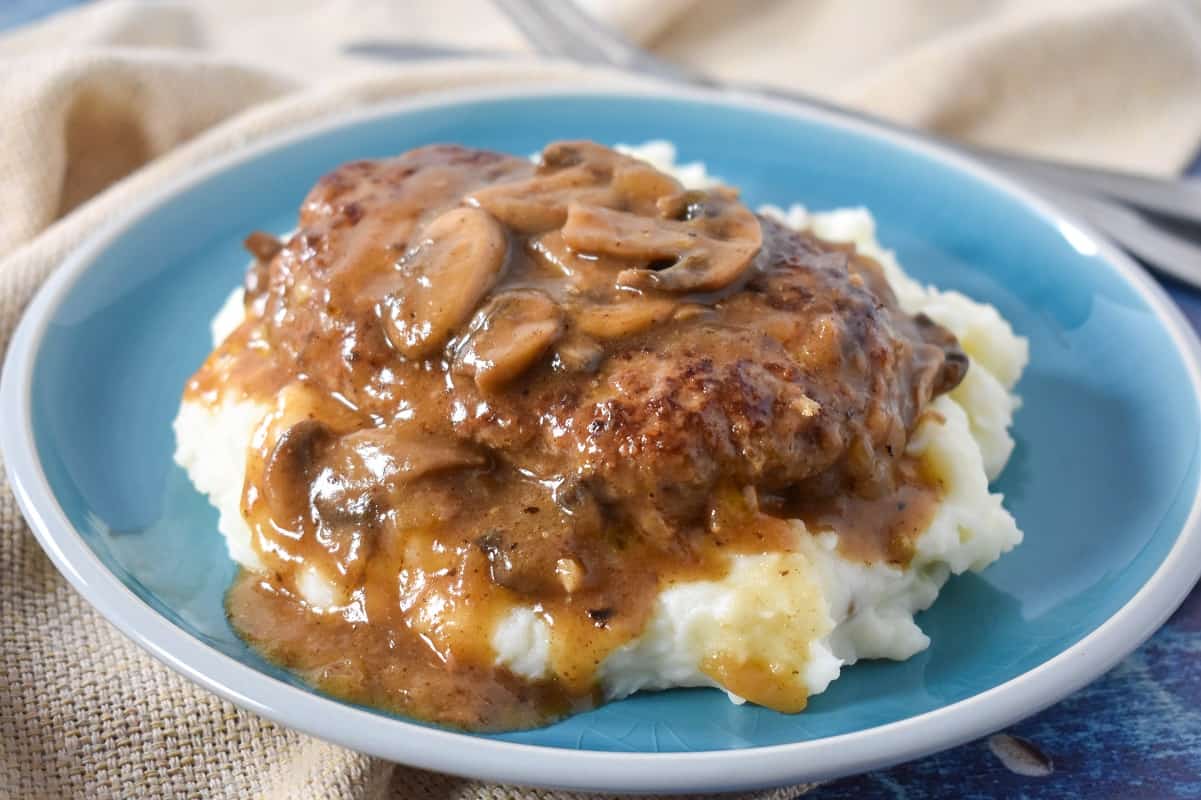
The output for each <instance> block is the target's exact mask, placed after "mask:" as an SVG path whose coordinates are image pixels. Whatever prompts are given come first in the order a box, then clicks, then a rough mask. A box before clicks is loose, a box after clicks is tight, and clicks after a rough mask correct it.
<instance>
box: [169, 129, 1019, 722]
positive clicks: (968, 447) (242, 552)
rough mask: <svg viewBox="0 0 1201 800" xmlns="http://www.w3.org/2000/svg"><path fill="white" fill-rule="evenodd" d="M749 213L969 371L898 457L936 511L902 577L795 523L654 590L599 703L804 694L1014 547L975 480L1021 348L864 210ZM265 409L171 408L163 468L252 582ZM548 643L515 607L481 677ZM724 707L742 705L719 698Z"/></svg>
mask: <svg viewBox="0 0 1201 800" xmlns="http://www.w3.org/2000/svg"><path fill="white" fill-rule="evenodd" d="M619 149H623V150H625V151H626V152H630V153H631V154H633V155H636V156H638V157H640V158H643V159H644V160H647V161H649V162H650V163H651V164H653V165H654V166H655V167H657V168H659V169H661V170H664V171H668V172H672V173H673V174H675V175H676V176H677V178H678V179H679V180H680V181H681V182H682V183H683V184H684V185H685V186H687V187H689V188H703V187H705V186H710V185H713V184H714V183H716V182H717V181H716V180H714V179H713V178H711V177H710V176H709V175H708V174H707V173H706V171H705V168H704V166H703V165H701V164H687V165H681V166H677V165H676V164H675V150H674V147H673V146H672V145H671V144H670V143H667V142H652V143H648V144H647V145H644V146H642V147H639V148H619ZM762 211H763V213H765V214H769V215H772V216H775V217H776V218H778V219H780V220H781V221H783V222H785V223H786V224H789V225H791V226H793V227H796V228H798V229H801V230H811V231H812V232H813V233H815V234H816V235H818V236H820V237H822V238H824V239H827V240H830V241H840V242H853V243H854V244H855V245H856V248H857V249H858V250H859V251H860V252H862V253H864V254H865V255H869V256H871V257H872V258H874V259H876V260H877V261H878V262H879V263H880V264H881V266H882V267H883V269H884V271H885V275H886V277H887V279H888V281H889V283H890V284H891V285H892V287H893V289H894V291H895V292H896V294H897V297H898V301H899V303H900V304H901V306H902V308H904V309H905V310H906V311H908V312H910V313H917V312H919V311H921V312H924V313H926V314H927V315H929V316H930V317H931V318H933V319H935V320H936V321H938V322H939V323H941V324H942V325H944V326H946V327H947V328H948V329H949V330H951V331H952V332H953V333H955V334H956V336H958V337H959V339H960V341H961V343H962V344H963V347H964V349H965V351H966V352H967V353H968V356H969V357H970V359H971V362H972V364H971V367H970V369H969V370H968V375H967V378H966V379H965V380H964V382H963V383H962V384H961V385H960V386H959V387H958V388H957V389H956V390H955V391H953V392H951V393H950V394H949V395H946V396H942V397H939V398H937V399H936V400H935V401H934V403H933V409H934V410H935V411H937V412H938V415H939V416H940V417H941V420H942V421H940V420H939V419H938V417H935V416H930V417H928V418H927V419H926V420H925V421H924V422H923V423H922V424H921V425H920V426H919V428H918V429H917V431H916V432H915V434H914V436H913V437H912V439H911V441H910V443H909V452H910V453H911V454H913V455H915V456H920V457H922V458H924V459H926V460H927V462H928V463H929V464H931V465H932V466H933V468H934V470H935V472H936V473H937V474H938V475H939V476H940V477H941V478H942V479H943V481H944V484H945V493H944V497H943V498H942V500H941V502H940V503H939V506H938V508H937V510H936V512H935V516H934V519H933V521H932V522H931V524H930V526H929V528H928V529H927V530H926V531H925V532H924V533H922V534H921V536H920V537H919V538H918V539H917V541H916V552H915V555H914V558H913V559H912V561H911V562H910V563H909V564H908V565H907V566H906V568H905V569H903V570H902V569H898V568H896V567H892V566H889V565H886V564H875V565H866V564H863V563H860V562H855V561H851V560H848V559H845V558H843V557H842V556H841V555H840V553H839V552H838V550H837V542H838V539H837V535H836V534H834V533H819V534H817V535H809V534H808V533H807V532H806V531H805V530H804V526H803V524H802V523H800V522H797V523H795V524H796V527H797V534H798V535H797V539H796V542H797V549H796V552H793V553H772V554H763V555H742V556H735V557H733V558H732V562H733V563H732V564H731V569H730V571H729V573H728V574H727V575H726V576H725V577H724V578H722V579H721V580H717V581H694V582H688V583H682V584H676V585H673V586H670V587H668V588H667V589H665V590H664V591H663V592H662V593H661V594H660V595H659V597H658V599H657V601H656V607H655V610H654V612H653V613H652V615H651V618H650V621H649V623H648V625H647V629H646V631H645V632H644V633H643V635H642V636H641V637H639V638H638V639H637V640H635V641H633V642H630V643H628V644H627V645H625V646H623V647H621V648H619V649H618V650H616V651H615V652H613V653H612V654H610V655H609V657H608V658H607V659H606V660H605V661H604V662H603V663H602V664H601V666H600V668H599V671H598V677H599V680H600V682H601V685H602V687H603V689H604V691H605V694H606V696H608V697H609V698H617V697H624V696H626V695H629V694H632V693H633V692H636V691H639V690H641V689H665V688H670V687H675V686H717V687H718V688H724V687H721V686H719V685H718V684H717V683H716V681H714V679H713V678H711V677H709V676H708V675H706V674H705V673H704V672H703V671H702V665H703V664H704V663H705V662H706V660H707V659H709V658H712V657H716V656H719V655H726V656H730V655H733V656H735V657H736V658H746V657H748V656H755V657H757V658H759V659H761V660H764V661H766V662H768V663H770V664H772V665H773V667H778V668H780V669H781V670H784V671H786V672H787V671H788V670H789V669H790V668H793V669H795V671H796V672H797V674H798V675H799V678H798V679H799V680H800V681H801V685H803V686H804V687H805V688H806V690H807V691H808V692H809V693H810V694H818V693H820V692H822V691H824V690H825V689H826V687H827V686H828V685H829V683H830V682H831V681H833V680H834V679H835V678H837V677H838V675H839V672H840V670H841V668H842V667H843V666H845V665H848V664H853V663H855V662H856V661H857V660H859V659H862V658H891V659H898V660H900V659H905V658H909V657H910V656H912V655H913V654H914V653H917V652H920V651H921V650H923V649H925V648H926V647H927V646H928V645H929V639H928V638H927V637H926V635H925V634H924V633H923V632H922V631H921V630H920V628H918V626H917V625H916V623H915V622H914V619H913V618H914V615H915V614H916V613H917V612H919V611H921V610H923V609H925V608H928V607H929V606H930V605H931V604H932V603H933V602H934V600H935V599H936V598H937V596H938V592H939V590H940V589H941V588H942V585H943V584H944V583H945V581H946V580H947V578H948V577H949V575H951V574H952V573H955V574H958V573H961V572H964V571H966V570H969V569H971V570H980V569H983V568H984V567H985V566H987V565H988V564H990V563H992V562H993V561H995V560H996V559H997V558H998V557H999V556H1000V555H1001V554H1002V553H1004V552H1006V551H1008V550H1009V549H1011V548H1012V547H1014V546H1015V545H1017V544H1018V543H1019V542H1020V541H1021V538H1022V534H1021V532H1020V531H1019V530H1018V528H1017V525H1016V523H1015V522H1014V520H1013V518H1012V516H1010V514H1009V513H1008V512H1007V511H1006V510H1005V509H1004V508H1003V507H1002V505H1001V500H1002V498H1001V496H1000V495H995V494H990V493H989V488H988V481H989V479H990V478H992V477H995V476H996V475H997V474H999V473H1000V471H1001V469H1002V468H1003V467H1004V464H1005V462H1006V460H1007V459H1008V457H1009V454H1010V452H1011V451H1012V448H1013V440H1012V438H1011V437H1010V436H1009V433H1008V428H1009V425H1010V423H1011V421H1012V416H1013V412H1014V410H1015V409H1016V408H1017V407H1018V400H1017V398H1016V397H1015V396H1013V395H1012V394H1011V393H1010V392H1011V390H1012V388H1013V386H1014V384H1015V383H1016V382H1017V379H1018V377H1019V376H1020V374H1021V371H1022V369H1023V368H1024V367H1025V364H1026V360H1027V346H1026V342H1025V340H1024V339H1022V338H1021V337H1018V336H1015V335H1014V333H1013V331H1012V330H1011V328H1010V327H1009V325H1008V323H1006V322H1005V320H1004V319H1003V318H1002V317H1001V316H1000V314H998V313H997V311H996V310H995V309H994V308H992V307H991V306H988V305H985V304H982V303H977V302H975V301H973V300H971V299H969V298H967V297H965V296H963V295H962V294H959V293H956V292H942V291H939V290H937V289H935V288H933V287H923V286H922V285H921V284H919V283H918V282H916V281H914V280H913V279H912V278H910V277H909V276H908V275H906V274H905V273H904V271H903V270H902V269H901V267H900V265H899V264H897V262H896V259H895V257H894V256H893V255H892V253H891V252H889V251H887V250H884V249H883V248H882V247H881V246H880V245H879V243H878V242H877V241H876V237H875V226H874V222H873V220H872V217H871V215H870V214H869V213H868V212H867V211H866V210H864V209H841V210H836V211H831V212H824V213H809V212H807V211H806V210H805V209H804V208H802V207H800V206H793V207H792V208H790V209H788V210H787V211H784V210H781V209H778V208H771V207H767V208H764V209H762ZM241 300H242V298H241V292H240V291H236V292H234V294H233V295H231V297H230V298H229V301H227V303H226V304H225V306H224V307H223V308H222V310H221V312H220V313H219V314H218V315H217V317H216V318H215V319H214V320H213V325H212V328H213V340H214V344H217V343H219V342H220V341H221V340H223V339H224V338H225V336H227V335H228V334H229V332H231V331H232V330H233V329H234V328H236V327H237V325H238V324H239V322H240V321H241V318H242V303H241ZM269 410H270V409H269V408H268V407H266V406H262V405H258V404H255V403H251V402H248V401H245V400H236V399H232V398H228V397H227V398H224V399H222V400H221V401H220V402H219V403H218V405H217V406H216V407H215V408H214V409H212V410H210V409H209V408H208V407H206V406H203V405H201V404H193V403H184V404H183V405H181V407H180V413H179V416H178V417H177V419H176V421H175V431H176V439H177V450H176V456H175V457H176V461H177V462H178V463H179V464H180V465H181V466H182V467H183V468H184V469H185V470H187V472H188V475H189V476H190V477H191V479H192V481H193V483H194V484H195V485H196V487H197V489H199V490H200V491H201V492H204V493H205V494H207V495H208V496H209V499H210V501H211V502H212V503H213V505H215V506H216V507H217V508H218V510H219V512H220V516H219V523H218V525H219V528H220V530H221V533H222V534H223V535H224V536H225V537H226V541H227V544H228V547H229V552H230V555H231V557H232V558H234V560H236V561H237V562H239V563H240V564H242V565H244V566H246V567H247V568H249V569H262V563H261V561H260V560H259V558H258V555H257V554H256V553H255V551H254V549H253V547H252V545H251V537H250V531H249V528H248V527H247V524H246V522H245V520H244V519H243V518H242V517H241V514H240V499H241V493H242V486H243V483H244V480H245V466H246V453H247V449H248V446H249V444H250V442H251V440H252V437H253V435H254V431H255V429H256V428H257V426H258V425H259V423H260V421H261V420H262V419H263V417H264V416H265V415H266V414H267V413H268V412H269ZM296 589H297V591H298V592H299V593H300V594H301V596H303V597H304V598H305V599H306V601H307V602H309V604H310V605H312V606H313V607H314V608H315V609H317V610H326V609H330V607H331V606H334V605H335V597H336V595H337V593H336V592H335V590H334V587H333V584H332V583H331V582H330V581H328V580H327V579H325V578H324V577H323V576H321V575H320V574H319V573H317V572H316V571H309V572H307V573H304V574H303V575H302V576H301V578H300V579H299V581H298V586H297V587H296ZM550 637H551V631H550V627H549V626H548V625H547V623H546V622H545V620H544V619H543V617H542V616H541V615H540V613H539V611H538V609H537V608H534V607H520V608H516V609H514V610H512V611H511V612H510V613H509V614H508V615H507V616H506V617H505V618H504V619H502V620H501V622H500V623H499V624H498V625H497V627H496V629H495V630H494V632H493V636H492V645H493V649H494V650H495V652H496V658H497V663H498V664H503V665H505V666H507V667H508V668H509V669H511V670H512V671H513V672H515V673H518V674H520V675H524V676H527V677H531V678H536V677H544V676H546V675H547V673H548V671H549V670H550V659H551V655H550V654H551V646H550ZM731 699H732V700H734V701H735V702H742V701H741V699H740V698H739V697H737V696H736V695H733V694H731Z"/></svg>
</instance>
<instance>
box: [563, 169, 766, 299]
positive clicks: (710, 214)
mask: <svg viewBox="0 0 1201 800" xmlns="http://www.w3.org/2000/svg"><path fill="white" fill-rule="evenodd" d="M705 202H706V206H705V208H704V209H703V211H702V212H701V213H699V214H698V216H697V217H696V218H695V219H688V220H682V221H681V220H671V219H660V218H657V217H644V216H639V215H637V214H630V213H627V212H624V211H614V210H613V209H610V208H603V207H598V206H590V205H583V204H573V205H571V206H570V207H569V208H568V212H567V222H566V223H565V224H564V226H563V241H565V242H566V243H567V245H568V246H569V247H571V248H572V249H573V250H576V251H577V252H583V253H596V254H602V255H608V256H614V257H617V258H623V259H627V260H631V261H644V262H651V263H653V262H656V261H664V260H668V259H670V260H671V262H672V263H671V266H668V267H667V268H665V269H662V270H654V269H650V268H634V269H627V270H623V271H622V272H621V273H619V274H618V276H617V284H618V285H619V286H625V287H628V288H632V289H661V290H664V291H669V292H712V291H717V290H719V289H724V288H725V287H727V286H729V285H730V284H732V283H734V282H735V281H737V280H738V279H739V278H740V277H741V276H742V275H743V273H744V272H745V271H746V270H747V269H748V268H749V267H750V265H751V262H752V261H753V260H754V258H755V254H756V253H758V252H759V248H760V246H761V245H762V242H763V232H762V230H761V229H760V227H759V220H758V219H756V218H755V215H754V214H752V213H751V212H750V211H748V210H747V209H746V207H745V206H743V205H741V204H740V203H737V202H736V201H734V202H732V201H730V200H729V198H728V197H727V196H725V195H724V194H722V193H719V192H710V193H708V195H706V200H705Z"/></svg>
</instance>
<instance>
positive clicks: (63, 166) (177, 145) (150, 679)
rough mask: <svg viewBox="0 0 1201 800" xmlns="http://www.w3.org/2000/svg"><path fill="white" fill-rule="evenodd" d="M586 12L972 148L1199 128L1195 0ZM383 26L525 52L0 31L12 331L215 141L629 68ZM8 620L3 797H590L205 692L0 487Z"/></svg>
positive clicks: (182, 12)
mask: <svg viewBox="0 0 1201 800" xmlns="http://www.w3.org/2000/svg"><path fill="white" fill-rule="evenodd" d="M587 4H588V5H589V6H590V7H592V8H593V9H594V10H596V11H597V13H599V14H601V15H602V16H604V17H605V18H606V19H608V20H610V21H612V22H613V23H614V24H616V25H618V26H620V27H622V28H623V29H624V30H626V31H627V32H629V33H630V34H631V35H633V36H636V37H638V38H640V39H641V40H643V41H645V42H648V43H651V44H653V45H654V46H655V47H657V48H659V49H660V50H661V51H662V52H663V53H664V54H666V55H668V56H670V57H672V58H677V59H679V60H681V61H684V62H687V63H690V64H694V65H696V66H699V67H704V68H705V69H709V70H712V71H715V72H718V73H721V74H725V75H729V76H731V77H739V78H753V79H757V80H768V81H775V82H777V83H781V84H786V85H791V86H795V87H798V88H804V89H806V90H809V91H813V92H817V93H820V94H824V95H827V96H831V97H835V98H838V99H840V100H842V101H845V102H849V103H854V104H857V105H861V106H864V107H868V108H871V109H873V110H876V111H879V112H882V113H887V114H890V115H892V116H894V117H896V118H897V119H900V120H903V121H906V122H910V123H913V124H923V125H928V126H932V127H935V128H937V129H939V130H941V131H943V132H946V133H949V134H954V135H958V136H963V137H965V138H969V139H973V140H975V141H980V142H987V143H993V144H1004V145H1007V146H1012V147H1014V148H1018V149H1024V150H1029V151H1032V152H1037V153H1042V154H1046V155H1054V156H1058V157H1063V158H1078V159H1082V160H1091V161H1097V162H1102V163H1108V164H1113V165H1118V166H1125V167H1129V168H1137V169H1143V170H1147V171H1152V172H1162V173H1167V172H1171V171H1173V170H1175V169H1177V168H1179V166H1180V165H1181V164H1182V163H1183V162H1184V161H1185V160H1186V159H1188V157H1189V156H1190V155H1191V152H1192V150H1193V149H1194V148H1195V147H1196V145H1197V142H1198V137H1199V135H1201V95H1199V91H1201V5H1199V4H1198V3H1197V2H1168V1H1167V0H1165V1H1164V2H1154V1H1153V0H1071V1H1070V2H1069V1H1067V0H1061V2H1045V1H1044V0H993V1H992V2H989V3H980V2H976V1H975V0H963V2H957V1H956V0H910V2H904V3H901V2H890V3H880V2H876V0H797V2H766V1H760V2H753V3H749V2H748V3H736V2H705V1H704V0H661V1H660V2H655V0H588V3H587ZM383 41H387V42H392V43H403V44H409V45H421V46H425V47H428V46H430V45H431V44H436V45H439V46H443V47H447V46H454V47H465V48H473V49H487V50H498V49H500V50H503V49H509V50H520V48H521V43H520V40H519V37H518V36H517V35H516V33H515V31H514V30H513V29H512V28H511V27H510V26H509V25H508V24H507V22H505V21H504V20H503V18H501V17H500V16H499V15H497V14H496V13H495V12H494V11H492V10H491V8H490V7H489V6H488V5H486V4H482V3H479V2H471V1H470V0H423V1H422V2H408V3H406V2H397V1H396V0H387V1H386V2H385V0H378V1H377V0H360V2H351V0H326V1H324V2H322V1H321V0H288V1H287V2H285V1H284V0H260V2H256V3H253V4H249V3H241V2H234V0H210V1H209V2H200V3H196V4H188V5H184V4H176V3H156V4H136V3H131V2H113V3H101V4H97V5H95V6H92V7H87V8H85V9H83V10H80V11H77V12H73V13H70V14H66V15H62V16H60V17H57V18H54V19H51V20H49V21H47V22H45V23H43V24H41V25H39V26H36V27H33V28H29V29H26V30H22V31H17V32H14V33H11V34H9V35H8V36H7V37H4V38H0V115H2V116H0V120H3V121H2V122H0V253H3V254H4V255H3V257H0V348H4V347H6V346H7V342H8V340H9V337H10V336H11V333H12V330H13V327H14V326H15V324H16V321H17V319H18V317H19V315H20V312H21V310H22V309H23V308H24V306H25V304H26V303H27V302H28V300H29V298H30V296H31V295H32V294H33V292H34V291H35V290H36V288H37V287H38V286H39V285H40V283H41V282H42V281H43V280H44V278H45V277H46V276H47V275H48V274H49V273H50V272H51V271H53V269H54V268H55V267H56V266H57V265H58V264H59V263H60V262H61V260H62V258H63V257H64V255H65V254H66V253H68V252H70V250H71V249H72V248H73V247H75V246H76V245H77V244H78V243H79V242H80V241H81V240H82V239H83V238H84V237H86V236H87V235H88V233H89V232H91V231H92V230H93V229H95V228H96V227H97V226H98V225H100V224H101V223H103V222H104V221H106V220H107V219H109V218H111V217H113V216H114V215H116V214H119V213H120V212H121V211H122V210H123V209H124V208H126V207H127V206H128V205H129V204H130V203H131V202H134V201H135V200H137V199H138V198H140V197H142V196H144V195H145V194H147V193H149V192H152V191H154V190H156V189H157V188H158V187H160V186H161V185H162V184H163V183H164V182H166V181H168V180H169V179H171V178H173V177H175V176H177V175H179V174H180V173H182V172H184V171H186V170H187V169H188V168H189V167H191V166H193V165H195V164H198V163H201V162H203V161H205V160H207V159H210V158H212V157H214V156H215V155H218V154H221V153H225V152H228V151H229V150H231V149H232V148H235V147H238V146H240V145H242V144H245V143H246V142H250V141H253V140H255V139H258V138H260V137H262V136H263V135H265V134H268V133H271V132H275V131H279V130H282V129H285V128H287V127H289V126H292V125H295V124H298V123H301V122H307V121H310V120H312V119H314V118H318V117H321V116H324V115H328V114H331V113H334V112H337V111H340V110H344V109H348V108H353V107H359V106H363V105H367V104H370V103H374V102H379V101H382V100H385V99H390V98H397V97H404V96H408V95H412V94H414V93H417V92H422V91H428V90H432V89H438V88H446V87H454V86H473V85H483V84H489V83H504V82H511V81H538V80H548V79H558V80H562V79H571V78H573V77H576V78H578V79H579V80H581V81H587V82H589V83H592V84H595V83H597V82H600V81H617V80H618V78H617V77H616V76H614V75H612V74H607V73H600V72H597V71H589V72H587V73H585V72H583V71H581V70H577V69H575V68H573V67H570V66H568V65H561V64H559V65H546V64H538V63H535V62H532V61H530V60H527V59H523V58H508V59H504V60H500V61H491V62H480V61H478V60H467V59H462V58H454V59H442V60H438V61H432V62H424V63H407V64H403V65H384V64H380V63H376V62H371V61H369V60H365V59H362V58H355V57H353V56H350V55H347V54H346V52H344V50H345V48H348V47H352V46H354V45H360V46H361V45H363V44H367V43H372V42H374V43H380V42H383ZM214 535H216V534H215V533H214ZM0 620H2V626H3V627H2V628H0V796H8V797H18V798H43V797H44V798H61V797H89V798H109V797H205V798H208V797H213V798H247V797H262V798H291V797H297V798H307V797H322V798H324V797H330V798H356V799H357V798H388V797H391V798H422V799H424V798H438V799H439V800H451V799H452V798H455V799H461V800H467V799H468V798H472V799H474V798H481V799H482V798H509V797H512V798H547V799H549V798H560V797H578V796H579V795H570V794H565V793H556V792H546V791H538V790H522V789H514V788H506V787H499V786H487V785H484V784H480V783H477V782H473V781H465V780H460V779H455V778H450V777H445V776H440V775H434V774H431V773H426V772H420V771H417V770H412V769H408V768H404V767H398V766H395V765H392V764H388V763H385V762H381V761H379V760H376V759H371V758H368V757H366V756H363V755H359V754H356V753H352V752H350V751H347V750H344V749H342V748H339V747H336V746H333V745H330V744H326V743H324V742H321V741H318V740H316V739H312V738H309V737H306V736H302V735H300V734H297V733H294V732H292V731H288V730H285V729H282V728H280V727H278V726H276V725H273V724H271V723H269V722H266V721H264V720H262V719H259V718H258V717H256V716H254V715H253V714H250V713H248V712H244V711H241V710H239V709H237V708H235V707H233V706H232V705H230V704H228V703H225V702H224V701H221V700H218V699H216V698H215V697H213V696H211V695H209V694H207V693H206V692H203V691H201V690H199V689H197V688H195V687H194V686H192V685H191V684H190V683H189V682H188V681H186V680H184V679H182V678H180V677H179V676H177V675H176V674H175V673H173V672H171V671H169V670H168V669H166V668H165V667H162V666H160V665H159V664H158V663H157V662H155V661H153V660H152V659H150V658H149V657H147V656H146V655H144V654H143V653H142V652H141V651H139V650H138V649H137V648H136V647H135V646H133V645H132V644H130V643H129V642H127V641H126V640H125V639H124V638H123V637H122V636H121V635H119V634H118V633H116V631H115V630H114V629H112V628H111V627H110V626H109V625H108V624H107V623H106V622H105V621H104V620H103V619H101V618H100V617H99V616H98V615H96V614H95V613H94V612H92V611H91V610H90V608H89V607H88V606H87V604H86V603H85V602H84V601H83V600H81V599H80V598H79V597H78V596H77V595H76V594H75V593H74V592H73V591H72V590H71V589H70V588H69V587H68V585H67V584H66V582H65V581H64V580H63V579H62V578H61V577H60V576H59V575H58V574H57V572H56V571H55V570H54V568H53V567H52V566H51V565H50V562H49V561H48V560H47V559H46V558H45V556H43V555H42V553H41V551H40V549H39V548H38V546H37V544H36V543H35V542H34V540H33V538H32V537H31V536H30V535H29V533H28V530H27V528H26V526H25V524H24V522H23V521H22V520H21V517H20V515H19V513H18V511H17V509H16V505H15V503H14V500H13V497H12V493H11V491H10V490H9V488H8V486H7V484H5V485H4V486H3V487H0ZM802 788H803V787H792V788H789V789H785V790H780V791H778V792H772V793H768V794H764V795H761V796H764V797H781V798H783V797H790V796H793V795H795V794H797V793H798V792H799V791H800V790H801V789H802Z"/></svg>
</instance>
